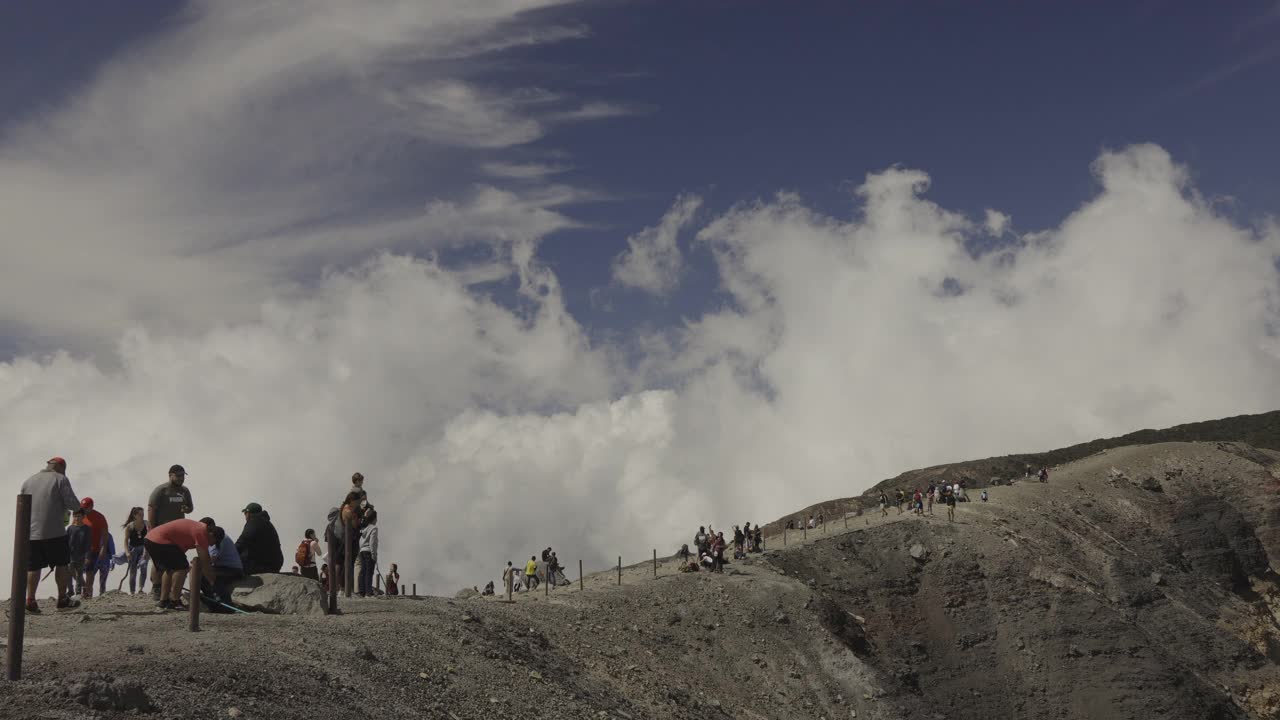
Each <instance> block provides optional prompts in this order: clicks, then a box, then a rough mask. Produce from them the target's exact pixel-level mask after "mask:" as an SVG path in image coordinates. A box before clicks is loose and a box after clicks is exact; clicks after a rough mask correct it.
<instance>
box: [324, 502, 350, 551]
mask: <svg viewBox="0 0 1280 720" xmlns="http://www.w3.org/2000/svg"><path fill="white" fill-rule="evenodd" d="M341 518H342V508H330V510H329V515H328V519H329V522H328V524H326V525H325V526H324V542H325V544H326V545H327V544H329V543H330V542H332V541H336V540H343V539H345V538H346V533H345V532H342V522H341ZM339 545H341V543H339Z"/></svg>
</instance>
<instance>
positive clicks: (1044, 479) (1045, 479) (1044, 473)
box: [1040, 467, 1049, 482]
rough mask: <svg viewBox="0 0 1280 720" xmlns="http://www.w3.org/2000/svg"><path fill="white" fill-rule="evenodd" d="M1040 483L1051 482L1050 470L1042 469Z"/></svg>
mask: <svg viewBox="0 0 1280 720" xmlns="http://www.w3.org/2000/svg"><path fill="white" fill-rule="evenodd" d="M1040 482H1049V468H1047V467H1042V468H1040Z"/></svg>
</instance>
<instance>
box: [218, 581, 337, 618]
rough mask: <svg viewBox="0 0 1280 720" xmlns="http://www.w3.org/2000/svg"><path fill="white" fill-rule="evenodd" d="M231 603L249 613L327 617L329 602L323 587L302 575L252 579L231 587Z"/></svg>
mask: <svg viewBox="0 0 1280 720" xmlns="http://www.w3.org/2000/svg"><path fill="white" fill-rule="evenodd" d="M231 599H232V601H233V602H235V604H236V605H239V606H240V607H242V608H244V609H246V610H256V611H258V612H264V613H272V614H274V615H324V614H325V610H326V608H327V607H328V601H329V598H328V597H327V596H326V595H325V594H324V590H322V589H321V588H320V583H318V582H316V581H315V580H312V579H311V578H305V577H302V576H301V575H280V574H264V575H250V576H248V577H246V578H244V579H243V580H237V581H236V582H235V584H233V585H232V586H231Z"/></svg>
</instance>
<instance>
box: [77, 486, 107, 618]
mask: <svg viewBox="0 0 1280 720" xmlns="http://www.w3.org/2000/svg"><path fill="white" fill-rule="evenodd" d="M80 509H81V510H84V526H85V527H87V528H89V552H88V553H86V554H85V556H84V591H83V592H82V593H81V594H82V595H83V596H84V597H85V599H88V598H91V597H93V575H94V573H95V572H96V571H97V569H98V563H99V562H100V561H102V560H108V559H109V558H108V557H107V518H106V516H105V515H103V514H102V513H100V512H98V511H97V510H94V509H93V498H89V497H87V498H84V499H83V500H81V501H80ZM104 572H105V571H104ZM103 582H105V580H104V581H103Z"/></svg>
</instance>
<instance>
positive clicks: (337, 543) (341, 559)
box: [325, 473, 364, 589]
mask: <svg viewBox="0 0 1280 720" xmlns="http://www.w3.org/2000/svg"><path fill="white" fill-rule="evenodd" d="M356 474H357V475H359V474H360V473H356ZM363 480H364V478H363V477H361V481H363ZM360 498H361V495H360V493H358V492H356V491H354V490H352V491H350V492H348V493H347V497H346V498H344V499H343V501H342V505H341V506H340V507H336V508H333V509H332V510H330V511H329V525H328V528H327V529H326V530H325V535H326V537H328V536H332V537H333V556H334V558H333V559H334V567H335V568H336V570H335V572H336V573H337V577H335V578H333V582H335V583H337V584H338V589H342V588H344V587H346V583H345V579H346V576H347V575H346V573H347V533H354V532H356V530H357V528H359V526H360Z"/></svg>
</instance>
